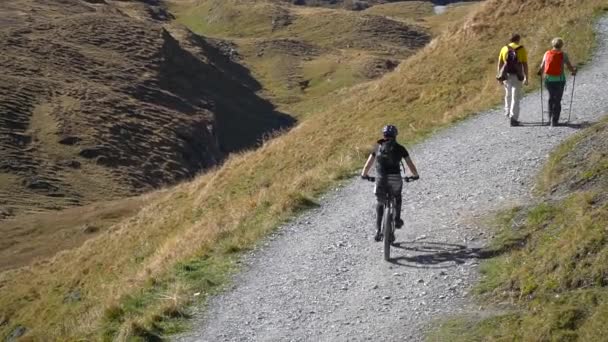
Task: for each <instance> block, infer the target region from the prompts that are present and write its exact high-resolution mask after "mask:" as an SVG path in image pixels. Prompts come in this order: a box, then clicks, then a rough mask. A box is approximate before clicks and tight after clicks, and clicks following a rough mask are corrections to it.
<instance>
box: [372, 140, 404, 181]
mask: <svg viewBox="0 0 608 342" xmlns="http://www.w3.org/2000/svg"><path fill="white" fill-rule="evenodd" d="M400 161H401V156H400V155H399V152H398V149H397V142H396V141H395V140H393V139H389V140H386V141H384V142H383V143H382V144H380V147H379V148H378V152H377V153H376V173H377V174H378V175H386V174H388V172H389V170H391V169H392V170H395V169H397V170H399V162H400Z"/></svg>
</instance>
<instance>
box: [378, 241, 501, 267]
mask: <svg viewBox="0 0 608 342" xmlns="http://www.w3.org/2000/svg"><path fill="white" fill-rule="evenodd" d="M393 247H394V248H396V249H400V250H404V251H407V252H414V253H416V254H415V255H410V254H408V255H401V256H396V257H394V258H391V260H390V262H391V263H393V264H396V265H400V266H404V267H412V268H450V267H456V266H457V265H459V264H464V263H466V262H467V260H471V259H475V260H478V259H488V258H492V257H495V256H497V255H498V254H501V252H502V251H497V250H492V249H486V248H477V247H467V246H465V245H459V244H451V243H444V242H432V241H411V242H396V243H394V244H393Z"/></svg>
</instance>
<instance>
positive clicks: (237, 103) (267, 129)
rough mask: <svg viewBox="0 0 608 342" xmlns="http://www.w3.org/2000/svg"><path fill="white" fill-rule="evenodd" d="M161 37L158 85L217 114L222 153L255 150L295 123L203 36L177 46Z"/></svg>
mask: <svg viewBox="0 0 608 342" xmlns="http://www.w3.org/2000/svg"><path fill="white" fill-rule="evenodd" d="M163 35H164V40H165V43H164V44H165V45H164V46H163V49H162V53H163V57H164V63H163V64H162V65H161V69H160V70H159V78H160V82H161V86H162V87H163V88H164V89H166V90H168V91H170V92H171V93H173V94H176V95H177V96H179V97H181V98H183V99H185V100H187V101H188V102H189V103H191V104H192V105H193V106H200V107H203V108H206V109H208V110H210V111H211V112H213V113H214V114H215V132H214V133H215V135H216V137H217V139H218V141H219V145H220V149H221V151H222V152H224V153H229V152H235V151H239V150H243V149H247V148H251V147H255V146H257V145H259V143H260V142H261V140H262V139H263V138H264V137H265V136H267V135H269V134H270V133H272V132H274V131H277V130H283V129H286V128H289V127H291V126H293V125H294V124H295V122H296V120H295V119H294V118H292V117H291V116H289V115H287V114H285V113H281V112H279V111H277V110H276V108H275V107H274V105H273V104H272V103H270V102H269V101H267V100H265V99H263V98H261V97H259V96H258V95H257V94H256V93H255V92H256V91H258V90H260V89H261V85H260V83H259V82H257V81H256V80H255V79H254V78H253V77H252V76H251V72H250V71H249V70H248V69H247V68H246V67H244V66H242V65H240V64H238V63H236V62H234V61H233V60H231V59H230V58H229V57H228V56H227V55H225V54H224V53H222V51H220V49H219V48H217V47H214V46H213V45H212V44H210V43H209V42H208V41H207V40H205V39H204V38H203V37H200V36H197V35H195V34H193V33H189V34H188V35H187V37H186V39H185V40H184V41H180V42H178V41H177V40H176V39H175V38H173V36H172V35H171V34H170V33H169V32H167V31H163ZM182 44H183V45H185V46H186V47H187V48H184V47H182V46H181V45H182Z"/></svg>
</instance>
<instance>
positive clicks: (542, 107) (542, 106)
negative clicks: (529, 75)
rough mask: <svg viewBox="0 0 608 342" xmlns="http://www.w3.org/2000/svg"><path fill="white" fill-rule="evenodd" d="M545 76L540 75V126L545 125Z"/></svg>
mask: <svg viewBox="0 0 608 342" xmlns="http://www.w3.org/2000/svg"><path fill="white" fill-rule="evenodd" d="M543 90H544V85H543V74H542V73H541V74H540V125H541V126H544V125H545V101H544V100H543Z"/></svg>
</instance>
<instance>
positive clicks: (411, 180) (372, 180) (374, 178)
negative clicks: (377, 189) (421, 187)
mask: <svg viewBox="0 0 608 342" xmlns="http://www.w3.org/2000/svg"><path fill="white" fill-rule="evenodd" d="M361 179H365V180H367V181H370V182H375V181H376V177H370V176H361ZM418 179H420V177H419V176H418V177H416V176H411V177H403V180H404V181H405V182H406V183H409V182H413V181H415V180H418Z"/></svg>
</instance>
